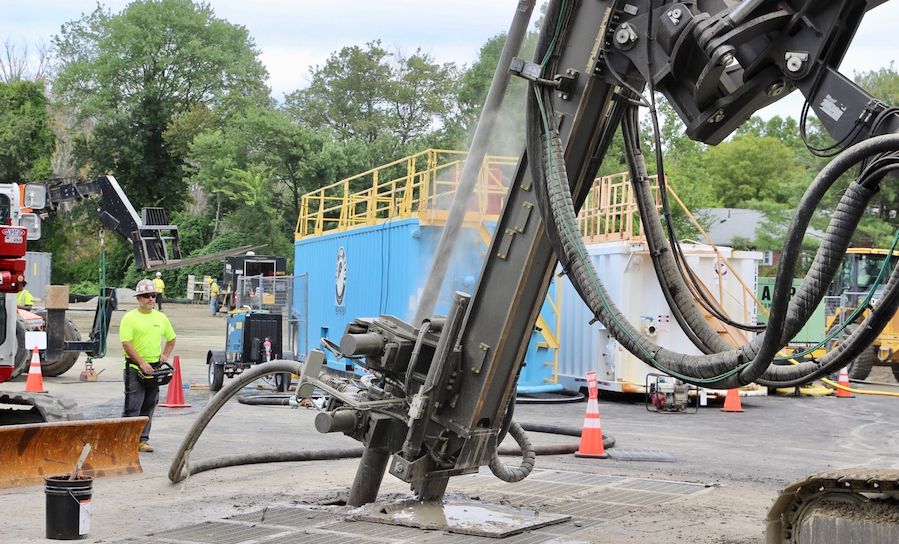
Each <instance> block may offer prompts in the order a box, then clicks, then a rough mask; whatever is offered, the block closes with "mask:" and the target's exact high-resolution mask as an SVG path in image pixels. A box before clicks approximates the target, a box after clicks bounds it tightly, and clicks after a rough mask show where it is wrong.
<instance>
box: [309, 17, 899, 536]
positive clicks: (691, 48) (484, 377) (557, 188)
mask: <svg viewBox="0 0 899 544" xmlns="http://www.w3.org/2000/svg"><path fill="white" fill-rule="evenodd" d="M880 3H881V2H870V3H868V2H864V1H862V0H856V1H851V0H843V1H835V2H824V1H816V0H809V1H799V0H795V1H783V2H766V1H765V0H744V1H741V2H730V1H721V0H707V1H703V0H698V1H685V2H664V1H661V0H659V1H650V0H642V1H640V0H628V1H626V2H625V1H618V2H602V1H599V2H597V1H592V0H591V1H577V0H554V1H552V2H551V3H550V5H549V7H548V10H547V17H546V19H545V21H544V26H543V31H542V34H541V38H540V42H539V44H538V49H537V55H536V61H535V62H534V63H527V62H524V61H520V60H517V61H516V62H515V63H513V67H512V68H513V71H515V72H516V73H518V74H519V75H521V76H522V77H525V78H527V79H529V80H531V82H532V85H531V93H532V94H531V95H530V96H529V106H528V125H529V128H528V148H527V153H526V154H525V155H524V156H523V157H522V159H521V161H520V162H519V165H518V169H517V172H516V175H515V178H514V181H513V183H512V185H511V187H510V193H509V196H508V199H507V201H506V205H505V207H504V210H503V213H502V216H501V218H500V221H499V223H498V225H497V228H496V234H495V236H494V239H493V241H492V243H491V246H490V249H489V253H488V256H487V260H486V262H485V264H484V268H483V270H482V274H481V277H480V280H479V283H478V285H477V288H476V290H475V292H474V294H473V295H472V296H470V297H469V296H468V295H465V294H461V293H460V294H457V295H456V297H455V300H454V303H453V306H452V309H451V311H450V313H449V315H448V316H447V317H446V319H445V320H443V319H440V320H434V319H431V320H425V321H424V322H423V323H414V324H406V323H403V322H401V321H400V320H398V319H396V318H393V317H390V316H381V317H380V318H376V319H366V320H357V321H355V322H354V323H353V324H351V325H350V326H349V327H348V329H347V331H346V334H345V336H344V338H343V340H342V341H341V345H340V352H341V353H342V354H343V355H345V356H350V357H356V358H357V359H359V358H364V361H363V362H362V364H363V365H364V366H366V367H367V368H368V369H370V370H371V371H373V373H374V374H375V375H376V376H378V377H380V378H381V379H380V380H376V382H375V383H373V384H372V385H371V386H370V387H369V388H368V390H367V391H363V392H361V393H360V394H357V396H356V397H354V399H352V402H347V403H343V402H336V403H334V404H332V406H330V407H329V413H327V414H324V419H326V420H327V421H329V422H332V423H333V424H330V425H322V426H321V427H319V428H320V430H322V431H323V432H335V431H340V432H345V433H346V434H349V435H350V436H354V437H356V438H357V439H359V440H360V441H362V442H363V443H365V444H366V453H365V455H364V457H363V460H362V463H361V464H360V468H359V471H358V472H357V477H356V481H355V482H354V484H353V488H352V490H351V494H350V500H349V502H350V503H351V504H353V505H360V504H364V503H367V502H371V501H373V500H374V499H375V497H376V495H377V491H378V487H379V486H380V481H381V477H382V475H383V473H384V470H385V469H386V467H387V463H388V461H389V458H390V456H393V460H392V462H391V463H390V469H389V470H390V473H391V474H393V475H394V476H396V477H398V478H400V479H402V480H404V481H407V482H410V483H411V484H412V488H413V489H414V490H415V491H416V493H417V494H418V495H419V497H420V498H422V499H438V498H440V497H441V496H442V494H443V492H444V490H445V486H446V483H447V480H448V478H449V477H452V476H454V475H458V474H465V473H469V472H474V471H476V470H477V469H478V468H479V467H480V466H481V465H485V464H488V462H489V461H490V459H491V457H492V455H493V448H494V444H495V440H496V438H497V436H498V435H499V434H501V433H502V431H503V428H504V421H505V419H506V418H505V414H506V412H507V408H508V406H509V403H510V402H511V399H512V393H513V389H514V384H515V380H516V377H517V374H518V370H519V368H520V365H521V361H522V358H523V354H524V351H525V349H526V343H527V338H528V333H529V332H530V330H531V328H532V327H533V324H534V321H535V319H536V315H537V312H538V309H539V305H540V302H541V301H542V300H543V298H544V297H545V294H546V289H547V286H548V283H549V278H550V275H551V274H552V272H553V270H554V268H555V266H556V258H557V257H558V259H559V261H560V263H561V265H562V267H563V269H564V270H565V272H566V273H567V274H568V275H569V277H570V278H571V279H572V282H573V283H574V285H575V288H576V289H577V290H578V292H579V293H580V294H581V296H582V297H583V298H584V299H585V301H586V302H587V303H588V306H589V307H590V308H591V309H592V310H593V311H594V313H595V315H596V317H597V319H599V320H600V321H601V322H602V323H603V325H605V327H606V328H607V329H608V330H609V332H610V333H611V334H612V335H613V336H614V337H615V338H616V340H618V341H619V342H620V343H621V344H622V345H623V346H625V347H626V348H627V349H628V350H629V351H631V352H632V353H634V354H635V355H636V356H638V357H640V358H641V359H643V360H644V361H645V362H647V363H649V364H651V365H653V366H654V367H656V368H659V369H661V370H664V371H665V372H668V373H670V374H672V375H676V376H677V377H678V378H680V379H683V380H684V381H687V382H690V383H696V384H702V385H705V386H711V387H721V388H730V387H737V386H740V385H744V384H746V383H749V382H752V381H758V382H759V383H764V384H782V383H801V382H807V381H809V380H811V379H814V377H815V376H816V375H820V374H821V373H822V372H827V371H829V370H830V369H831V368H834V367H836V366H837V365H840V364H842V363H843V362H844V361H845V360H847V359H849V358H851V357H854V356H855V355H856V354H857V352H858V351H860V350H861V349H863V347H864V346H863V344H864V342H865V339H866V335H867V336H870V334H871V333H872V332H873V334H874V335H875V336H876V334H877V332H879V330H880V329H879V328H878V327H880V328H882V327H883V324H884V322H883V318H884V316H886V315H887V314H890V315H891V314H892V313H894V312H895V311H896V308H897V306H899V276H897V274H895V273H894V277H893V278H891V280H890V284H889V285H888V287H887V293H888V294H887V295H885V296H884V298H883V300H882V302H880V303H879V305H878V308H875V311H874V312H872V317H871V318H869V320H868V321H866V323H865V324H864V326H863V327H860V328H859V331H861V330H862V329H864V330H865V331H867V332H864V333H863V332H858V333H857V334H855V335H854V336H853V337H851V338H850V339H848V340H847V342H845V343H844V344H843V346H844V350H843V352H841V353H839V354H834V355H833V356H832V357H830V359H827V360H822V361H819V362H810V363H803V364H801V365H798V366H797V367H790V368H786V367H782V366H771V362H772V360H773V357H774V354H775V353H776V351H777V350H778V349H779V348H780V347H781V346H782V345H783V343H784V342H786V341H787V340H789V338H790V337H791V336H792V334H793V333H794V332H795V331H798V329H799V328H801V326H802V324H803V323H804V321H805V320H807V319H808V317H809V315H810V314H811V312H812V310H813V309H814V307H815V306H816V305H817V303H818V302H819V301H820V298H821V297H822V296H823V294H824V290H825V288H826V286H827V284H828V283H829V280H830V279H831V278H832V277H833V274H834V272H835V270H836V267H837V266H838V264H839V260H840V258H841V257H842V252H844V251H845V249H846V246H848V243H849V238H850V237H851V234H852V231H853V230H854V228H855V225H856V224H857V223H858V220H859V218H860V216H861V214H862V213H863V212H864V210H865V207H866V205H867V202H868V200H869V199H870V198H871V196H872V195H873V194H874V193H875V192H876V190H877V187H878V184H879V183H880V181H881V180H882V179H883V177H884V175H886V174H887V173H889V172H890V171H892V170H893V169H896V168H899V161H896V160H895V157H894V154H895V153H896V151H897V149H899V136H896V135H893V134H892V133H893V132H895V130H896V128H897V117H896V116H895V115H893V114H892V112H891V111H890V110H887V109H886V108H885V106H883V104H881V103H879V102H877V101H876V100H873V99H871V97H870V96H868V95H866V94H865V93H864V92H863V91H861V90H860V89H859V88H858V87H857V86H855V85H853V84H851V82H849V81H848V80H846V79H845V78H842V77H841V76H839V75H838V73H837V72H836V71H835V70H836V67H837V65H838V64H839V61H840V59H841V58H842V56H843V54H844V53H845V50H846V48H847V47H848V45H849V43H850V42H851V40H852V37H853V35H854V33H855V31H856V29H857V27H858V24H859V21H860V20H861V17H862V16H863V15H864V13H865V12H866V10H869V9H871V8H872V7H874V6H876V5H878V4H880ZM647 86H648V87H649V90H650V97H649V99H647V98H645V97H644V96H643V94H642V91H643V90H644V89H645V88H646V87H647ZM797 88H798V89H800V90H802V91H803V92H804V93H805V94H806V96H807V100H808V102H809V104H810V105H811V107H813V108H815V110H816V111H818V112H819V116H821V117H822V119H823V122H824V126H825V127H826V128H827V130H828V131H829V132H830V133H831V134H832V135H833V136H834V137H835V138H836V139H837V141H838V142H839V143H840V145H841V146H852V147H849V148H848V149H846V150H845V151H844V152H842V153H840V154H839V155H838V156H837V157H836V159H835V160H834V161H833V163H832V164H831V165H830V166H829V167H828V168H826V169H825V170H824V171H822V173H821V174H820V175H819V176H818V178H816V180H815V181H814V182H813V183H812V184H811V185H810V187H809V190H808V191H807V193H806V195H805V196H804V197H803V200H802V202H800V203H799V205H798V208H797V213H796V217H795V218H794V220H793V223H792V225H791V231H790V234H789V235H788V237H787V244H786V246H785V250H784V260H783V261H782V262H781V264H780V268H779V270H778V281H777V282H776V288H775V293H774V297H773V301H774V304H773V305H772V311H771V318H770V320H769V329H768V330H769V331H772V332H770V334H761V335H759V336H757V337H756V338H755V339H754V340H753V341H752V342H750V343H749V344H747V345H746V346H743V347H741V348H739V349H728V348H726V347H724V346H720V345H715V343H714V342H713V341H712V340H710V336H709V334H708V330H706V329H704V327H707V325H705V323H704V322H697V321H696V320H695V319H693V317H695V313H696V312H695V309H691V308H690V307H688V306H689V304H692V301H690V300H689V297H687V298H685V297H683V296H681V295H682V292H683V290H684V287H683V285H684V280H683V279H682V278H677V277H674V276H673V274H674V273H675V272H676V271H677V266H676V264H672V263H671V262H667V261H666V259H670V258H671V256H670V253H673V252H674V251H675V249H674V247H676V244H674V243H672V244H671V245H670V246H669V241H668V240H665V238H664V236H663V235H662V234H661V229H658V228H657V225H656V228H655V229H653V228H650V227H651V226H652V224H653V223H654V222H658V221H659V218H658V217H657V216H654V215H653V213H654V212H651V210H652V209H653V207H652V206H646V207H643V208H642V209H645V210H647V213H645V214H641V215H643V216H642V217H641V220H643V221H644V224H645V231H646V232H647V233H648V235H649V236H653V237H654V239H653V244H655V246H654V247H656V250H655V251H653V254H654V256H655V257H656V258H657V259H658V261H659V262H660V263H661V264H660V265H658V266H657V274H658V275H659V278H660V281H662V282H663V283H664V284H665V285H667V286H668V289H669V291H670V292H671V298H670V299H669V304H671V305H672V310H675V309H676V310H677V311H679V312H681V314H682V315H683V318H684V319H683V322H682V323H681V325H682V326H686V327H690V328H691V329H692V332H693V338H695V339H694V342H696V343H697V345H698V346H699V345H700V344H701V345H702V347H704V348H705V349H704V351H705V352H706V355H700V356H697V355H685V354H678V353H673V352H671V351H669V350H665V349H664V348H662V347H660V346H657V345H655V344H654V343H652V341H651V340H650V339H647V338H643V337H642V335H641V334H640V333H639V331H636V330H634V328H633V327H631V326H630V325H629V324H628V323H626V320H624V319H622V318H621V315H620V312H618V311H617V309H616V308H615V307H614V305H612V304H611V302H610V299H609V297H608V296H607V294H606V293H605V290H604V288H603V287H602V282H601V280H600V279H599V278H598V277H597V276H596V273H595V270H593V269H592V264H591V263H590V262H589V259H585V258H584V257H583V250H582V241H581V240H580V237H579V235H578V234H577V229H576V228H574V226H573V221H574V217H575V216H576V214H577V211H578V210H579V208H580V206H581V204H582V203H583V200H584V198H585V196H586V191H587V190H588V188H589V182H590V181H592V179H593V177H594V175H595V173H596V171H597V169H598V167H599V165H600V164H601V163H602V160H603V157H604V155H605V153H606V151H607V148H608V144H609V142H610V140H611V137H612V135H613V134H614V132H615V131H616V129H617V127H618V126H619V124H621V125H622V126H623V129H624V136H625V144H626V145H625V148H626V151H627V155H628V161H629V164H630V166H631V170H632V177H633V178H634V182H635V192H636V193H643V192H644V191H643V189H644V187H642V185H641V184H644V182H645V178H646V175H645V174H646V172H645V163H644V161H643V159H642V153H641V151H640V149H639V137H638V134H637V127H636V119H637V117H636V109H635V108H637V107H640V106H648V107H650V110H651V112H652V114H654V107H653V104H654V92H655V91H656V90H658V91H660V92H662V93H663V94H665V96H666V97H667V98H668V100H669V102H671V104H672V105H673V106H674V109H675V110H676V111H677V113H678V115H679V116H680V117H681V119H682V120H683V121H684V123H685V124H686V126H687V131H688V134H689V135H690V136H691V137H692V138H694V139H697V140H701V141H704V142H706V143H710V144H714V143H718V142H720V141H722V140H723V139H724V138H726V137H727V136H728V135H729V134H730V133H732V132H733V130H735V129H736V128H737V127H738V126H739V125H740V124H741V123H742V122H743V121H745V120H746V119H748V118H749V117H750V116H751V115H752V114H753V113H754V112H755V111H757V110H758V109H759V108H761V107H763V106H766V105H768V104H770V103H773V102H774V101H776V100H779V99H780V98H782V97H783V96H786V94H788V93H789V92H790V91H792V90H794V89H797ZM856 142H859V143H858V144H857V145H852V144H855V143H856ZM862 161H869V163H868V164H869V166H868V168H866V169H865V170H863V172H862V175H861V176H860V177H859V178H858V179H857V180H856V182H855V183H854V184H852V185H851V186H850V188H849V189H848V190H847V192H846V194H845V195H844V197H843V201H842V202H841V204H840V207H839V208H838V210H837V211H836V213H835V214H834V219H833V221H832V224H831V228H829V229H828V235H827V240H825V243H824V244H822V249H821V250H819V253H818V255H817V256H816V261H815V264H814V265H813V267H812V270H811V272H810V273H809V280H808V281H806V283H805V284H803V287H802V288H801V289H800V290H799V291H798V293H797V295H796V296H795V297H794V298H793V299H792V300H790V299H789V292H788V290H789V286H790V281H789V279H790V278H792V275H793V269H794V267H795V263H796V260H797V258H798V248H799V244H800V242H801V239H802V236H803V234H804V232H805V229H806V227H807V224H808V221H809V220H810V217H811V212H812V211H813V210H814V208H815V206H816V205H817V203H818V202H819V201H820V198H821V196H822V195H823V193H824V192H826V190H827V189H828V188H829V187H830V185H831V184H832V183H833V182H834V181H835V180H836V178H838V177H839V176H840V175H842V174H843V173H844V172H846V171H847V170H848V169H849V168H850V167H852V166H853V165H855V164H857V163H858V162H862ZM658 162H659V166H660V168H661V166H662V164H663V163H662V161H658ZM660 174H661V172H660ZM662 177H663V176H661V175H660V178H662ZM652 233H655V234H652ZM666 254H667V256H666ZM688 303H689V304H688ZM675 307H676V308H675ZM878 313H879V316H877V317H876V318H875V317H874V314H878ZM317 359H318V358H314V357H312V356H310V358H309V361H315V360H317ZM317 376H318V371H317V369H316V368H315V365H310V364H309V363H308V362H307V368H306V369H305V370H304V376H303V382H304V383H306V384H316V383H320V384H323V385H324V383H323V382H322V381H321V380H318V379H317ZM307 390H308V388H307ZM360 397H361V398H362V400H360ZM366 397H367V399H368V400H365V398H366ZM378 403H380V404H378ZM383 403H389V404H390V409H389V410H383V409H378V407H379V406H383ZM831 476H832V475H831ZM897 476H899V475H897V474H896V473H894V472H889V471H886V472H884V471H878V474H877V476H876V477H875V478H873V479H871V481H872V482H874V483H872V484H870V485H869V486H868V487H865V486H863V485H861V484H859V483H858V481H856V479H853V482H854V483H852V484H851V485H850V487H849V490H850V491H852V492H853V493H854V496H853V497H854V498H853V499H852V500H856V499H858V501H859V502H861V501H867V500H869V498H871V496H873V492H874V491H875V490H877V489H878V487H877V486H876V485H875V484H876V483H877V482H878V481H883V480H888V479H892V481H897V480H899V477H897ZM829 477H830V476H829ZM836 481H839V478H837V479H836ZM825 487H827V486H825ZM882 488H883V487H882V486H881V487H880V489H882ZM890 489H891V491H890V493H894V491H893V490H892V488H890ZM793 496H794V497H800V496H801V497H802V498H803V499H807V498H808V495H807V490H806V491H805V492H804V493H803V494H798V493H797V494H794V495H793ZM891 496H892V495H889V494H887V495H883V494H881V495H880V497H877V498H883V497H887V498H889V497H891ZM781 503H786V504H787V506H786V507H784V508H785V509H786V510H789V507H790V506H789V505H790V504H795V503H791V501H790V499H789V498H787V499H784V500H783V501H781ZM781 503H779V504H781ZM806 511H807V512H810V511H812V509H808V510H804V512H806ZM794 522H795V523H794ZM802 523H803V520H801V519H800V520H794V519H792V518H791V520H790V523H789V524H788V525H789V527H790V528H792V527H794V526H799V525H802ZM792 538H793V533H792V529H788V530H787V531H786V534H784V535H782V537H781V540H774V541H775V542H780V541H792V540H791V539H792Z"/></svg>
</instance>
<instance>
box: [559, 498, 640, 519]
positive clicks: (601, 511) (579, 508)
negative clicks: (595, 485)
mask: <svg viewBox="0 0 899 544" xmlns="http://www.w3.org/2000/svg"><path fill="white" fill-rule="evenodd" d="M637 509H639V508H638V507H636V506H633V505H630V504H610V503H604V502H596V501H568V502H564V503H562V504H557V505H554V506H553V508H552V511H553V512H554V513H556V514H564V515H567V516H571V517H574V518H590V519H597V518H598V519H615V518H620V517H621V516H624V515H627V514H630V513H631V512H633V511H634V510H637Z"/></svg>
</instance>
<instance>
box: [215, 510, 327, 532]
mask: <svg viewBox="0 0 899 544" xmlns="http://www.w3.org/2000/svg"><path fill="white" fill-rule="evenodd" d="M337 518H342V516H341V515H340V514H338V513H336V512H333V511H331V512H328V511H324V510H309V509H306V508H290V507H279V508H268V509H266V510H259V511H258V512H250V513H247V514H240V515H237V516H232V517H230V518H228V519H231V520H235V521H248V522H250V523H263V524H265V525H284V526H286V527H297V528H305V527H309V526H311V525H315V524H317V523H322V522H332V521H335V519H337Z"/></svg>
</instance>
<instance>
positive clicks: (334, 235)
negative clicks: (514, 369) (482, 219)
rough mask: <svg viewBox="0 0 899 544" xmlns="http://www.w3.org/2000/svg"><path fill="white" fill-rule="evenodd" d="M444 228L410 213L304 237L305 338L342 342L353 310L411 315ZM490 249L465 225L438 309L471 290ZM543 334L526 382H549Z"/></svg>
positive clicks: (299, 246)
mask: <svg viewBox="0 0 899 544" xmlns="http://www.w3.org/2000/svg"><path fill="white" fill-rule="evenodd" d="M491 227H492V225H491ZM441 232H442V228H441V227H439V226H431V225H422V224H421V223H420V222H419V220H418V218H410V219H399V220H396V221H387V222H384V223H382V224H379V225H375V226H371V227H360V228H356V229H352V230H347V231H342V232H330V233H327V234H323V235H320V236H315V237H307V238H304V239H301V240H298V241H297V242H296V243H295V254H294V276H297V277H298V276H301V275H303V274H305V275H306V276H307V278H308V281H307V289H306V293H305V299H304V296H303V295H304V294H303V293H295V295H294V309H293V310H294V313H295V314H297V315H300V316H303V314H304V312H307V315H306V317H307V318H308V319H307V323H308V327H307V331H308V335H309V337H308V338H307V339H305V340H306V343H305V345H307V346H309V347H310V348H315V347H318V346H319V339H320V338H327V339H329V340H331V341H332V342H335V343H339V342H340V338H341V336H343V331H344V329H345V328H346V325H347V324H348V323H349V322H350V321H351V320H353V319H355V318H360V317H376V316H378V315H381V314H390V315H394V316H397V317H399V318H400V319H403V320H405V321H411V320H412V319H413V317H414V314H415V310H416V308H417V307H418V301H419V298H420V295H421V289H422V286H423V285H424V283H425V281H424V279H425V275H426V274H427V272H428V269H429V268H430V265H431V259H432V257H433V255H434V251H435V250H436V247H437V244H438V242H439V240H440V234H441ZM486 250H487V248H486V246H485V244H484V242H483V241H481V239H480V236H479V234H478V232H477V231H476V230H475V229H471V228H463V229H462V230H461V232H460V237H459V240H458V242H457V244H456V249H455V253H454V258H453V261H452V264H451V266H450V269H449V270H448V272H447V275H446V279H445V280H444V283H443V289H442V290H441V292H440V296H439V297H438V300H437V305H436V309H435V313H437V314H441V315H442V314H445V313H446V311H447V309H448V308H449V303H450V300H451V299H452V294H453V292H455V291H462V292H465V293H473V291H474V288H475V285H476V284H477V278H478V276H479V275H480V273H481V268H482V266H483V263H484V258H485V253H486ZM304 300H305V302H306V304H305V305H304V304H302V301H304ZM550 322H552V321H550ZM541 340H542V336H540V335H537V334H535V335H533V337H532V340H531V345H530V346H529V351H528V355H527V356H526V361H527V367H526V369H525V370H523V372H522V376H523V377H524V376H527V383H528V385H531V384H533V385H546V381H545V378H546V377H547V376H548V375H551V366H550V365H547V362H548V361H550V360H551V359H552V351H551V350H549V349H546V348H545V347H542V346H541V345H539V344H541ZM301 341H302V339H301ZM328 366H329V367H331V368H333V369H335V370H340V371H353V370H355V368H354V365H352V364H351V363H348V362H346V361H339V362H338V361H334V360H333V357H330V356H329V358H328ZM522 383H523V382H521V381H520V382H519V387H521V385H522Z"/></svg>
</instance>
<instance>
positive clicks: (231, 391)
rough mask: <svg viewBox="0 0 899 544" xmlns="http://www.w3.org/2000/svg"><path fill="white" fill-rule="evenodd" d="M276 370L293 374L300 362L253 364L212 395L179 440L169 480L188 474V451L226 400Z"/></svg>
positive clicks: (185, 476) (176, 480)
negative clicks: (182, 438) (179, 443)
mask: <svg viewBox="0 0 899 544" xmlns="http://www.w3.org/2000/svg"><path fill="white" fill-rule="evenodd" d="M278 372H292V373H294V374H300V363H298V362H296V361H281V360H276V361H269V362H267V363H262V364H259V365H256V366H253V367H252V368H250V369H249V370H247V371H245V372H243V373H241V374H240V375H238V376H237V377H236V378H235V379H234V380H233V381H231V382H230V383H229V384H228V385H226V386H225V387H223V388H222V389H221V390H220V391H219V392H218V393H216V395H215V396H214V397H212V398H211V399H210V400H209V403H208V404H207V405H206V406H205V407H204V408H203V411H202V412H200V415H199V416H197V420H196V421H194V424H193V425H192V426H191V428H190V429H189V430H188V431H187V434H186V435H185V436H184V440H182V441H181V445H180V446H179V447H178V452H177V453H176V454H175V457H174V459H172V464H171V466H170V467H169V480H170V481H171V482H172V483H177V482H180V481H182V480H184V479H185V478H187V477H188V476H189V475H190V467H189V466H187V469H188V470H187V473H186V474H185V470H184V469H185V465H188V457H189V456H190V452H191V451H193V448H194V446H195V445H196V443H197V440H199V439H200V435H202V434H203V430H204V429H206V426H207V425H209V422H210V421H212V418H213V416H215V414H216V413H218V411H219V410H220V409H221V408H222V406H224V405H225V403H226V402H228V401H229V400H230V399H231V397H233V396H234V395H236V394H238V393H239V392H240V390H241V389H243V387H244V386H246V385H248V384H250V383H252V382H254V381H256V380H258V379H259V378H261V377H263V376H267V375H269V374H276V373H278Z"/></svg>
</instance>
